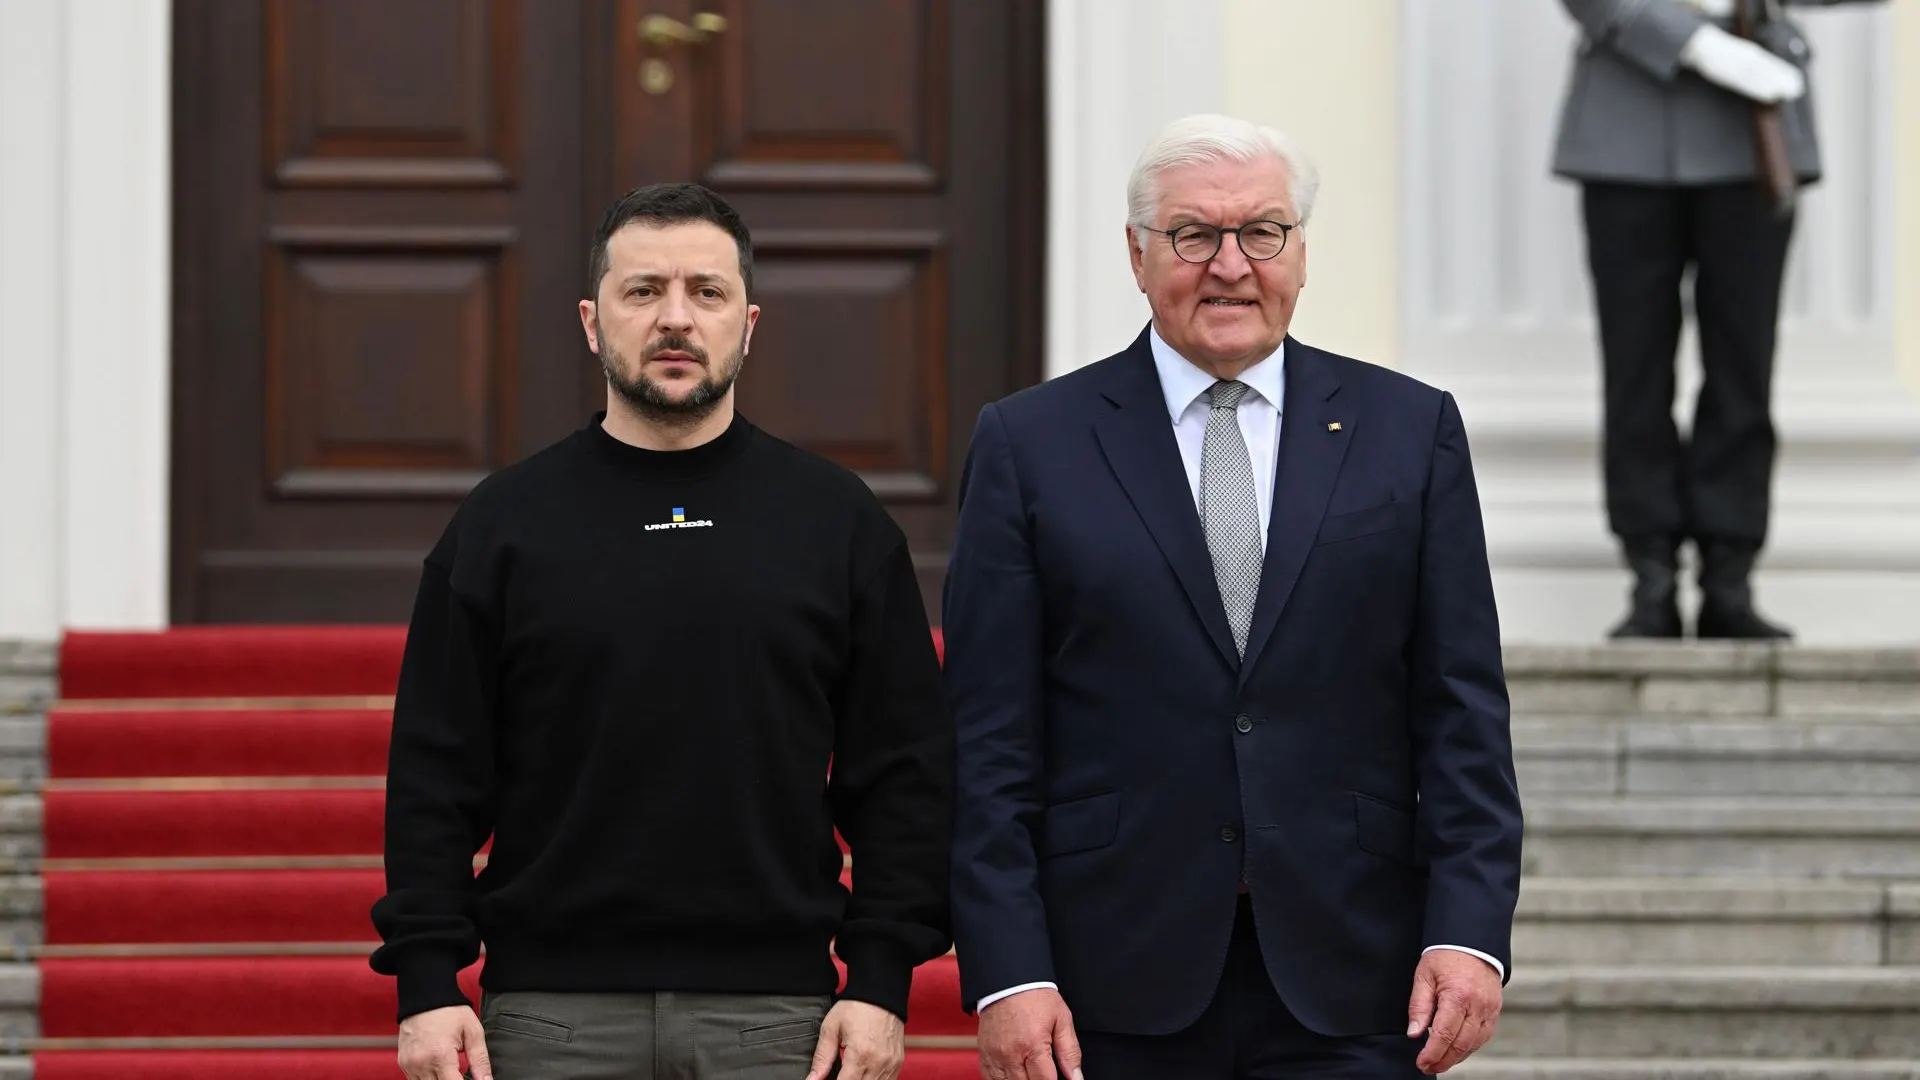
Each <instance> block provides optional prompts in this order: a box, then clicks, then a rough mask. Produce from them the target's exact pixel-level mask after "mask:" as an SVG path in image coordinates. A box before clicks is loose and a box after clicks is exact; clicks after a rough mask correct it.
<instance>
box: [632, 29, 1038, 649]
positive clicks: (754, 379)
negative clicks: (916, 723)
mask: <svg viewBox="0 0 1920 1080" xmlns="http://www.w3.org/2000/svg"><path fill="white" fill-rule="evenodd" d="M1039 6H1040V5H1039V0H1032V2H1028V0H966V2H964V3H951V2H949V0H920V2H918V3H903V2H900V0H844V2H842V0H836V2H835V3H832V4H794V3H790V2H788V0H706V2H704V3H698V4H689V3H687V2H685V0H676V2H673V3H668V2H665V0H623V2H620V3H618V4H616V5H615V7H616V8H617V10H618V16H617V20H618V23H619V24H620V25H621V26H625V27H629V28H632V29H631V30H630V31H629V32H628V33H627V34H624V35H621V34H619V33H618V31H617V30H616V36H618V37H619V38H620V39H621V40H622V42H623V44H622V47H621V56H620V62H619V63H620V66H621V67H622V68H624V69H625V70H628V71H634V72H636V73H637V76H638V77H636V78H633V79H623V80H620V82H621V84H622V85H621V90H620V92H618V93H616V94H615V96H614V99H613V113H614V119H613V122H612V130H613V132H614V140H613V146H612V156H613V161H612V162H611V170H610V171H611V173H612V175H613V176H614V177H615V179H616V181H617V186H616V187H615V188H614V189H610V190H609V192H608V194H609V196H611V195H612V194H613V193H614V192H615V191H617V190H619V189H623V188H624V187H626V186H631V185H633V184H640V183H648V182H652V181H658V180H668V179H676V178H680V177H687V176H691V177H693V178H696V179H698V180H700V181H701V182H702V183H705V184H707V185H708V186H710V187H712V188H714V189H715V190H716V191H719V192H720V193H721V194H722V195H724V196H726V198H727V199H728V200H729V201H730V202H732V203H734V205H735V206H736V207H737V208H738V209H739V210H740V212H741V214H742V216H743V217H744V218H745V219H746V222H747V225H748V227H749V228H750V229H751V230H752V232H753V238H754V275H755V288H756V291H757V295H756V296H755V297H754V298H753V299H754V301H755V302H756V303H758V304H760V305H761V308H762V311H761V316H760V323H759V325H758V326H757V327H756V329H755V330H754V339H753V344H754V347H753V352H752V354H751V355H750V356H749V358H748V360H747V366H746V368H745V370H744V371H743V373H742V375H741V379H740V383H739V389H738V394H739V403H740V408H741V410H742V411H743V412H744V413H746V415H747V416H748V417H749V418H751V419H753V420H754V421H755V422H756V423H759V424H761V425H762V426H764V427H766V428H767V429H768V430H770V431H772V432H774V433H775V434H778V435H780V436H781V437H783V438H786V439H789V440H790V441H793V442H795V443H797V444H798V445H800V446H803V447H805V448H807V449H809V450H813V451H815V452H818V453H820V454H823V455H826V456H828V457H831V458H833V459H834V460H836V461H839V462H840V463H841V464H843V465H846V466H848V467H850V468H852V469H854V470H856V471H858V472H859V473H860V474H861V475H862V476H863V477H864V478H865V479H866V480H867V482H868V484H869V485H870V486H872V488H873V489H874V490H875V491H876V492H877V493H878V494H879V495H880V496H881V497H882V498H883V500H885V502H886V503H887V506H888V508H889V509H890V510H891V512H892V513H893V515H894V517H895V519H896V520H898V521H899V522H900V523H901V525H902V527H903V528H905V529H906V531H907V534H908V536H909V537H910V539H911V540H912V542H913V544H914V548H915V556H916V563H917V565H918V567H919V570H920V577H921V583H922V588H923V592H924V594H925V596H926V599H927V602H928V606H929V610H930V612H932V613H933V615H934V617H935V618H936V619H937V618H938V612H939V607H938V592H939V585H940V582H941V580H942V578H943V577H944V574H945V568H946V550H947V544H948V542H949V540H950V538H951V534H952V526H953V516H954V509H955V499H954V489H955V480H956V478H957V477H956V473H957V469H958V467H959V465H960V463H961V461H962V460H963V459H964V456H965V451H966V440H967V439H968V438H969V437H970V436H971V434H972V431H973V421H974V417H975V416H976V415H977V414H978V412H979V410H980V407H981V406H982V405H984V404H985V403H986V402H988V401H990V400H992V399H994V398H996V397H998V396H1000V395H1002V394H1005V393H1008V392H1010V391H1012V390H1014V389H1017V388H1018V387H1020V386H1024V385H1028V384H1030V383H1032V382H1034V381H1036V380H1037V379H1038V378H1039V376H1040V296H1039V279H1040V274H1041V269H1042V268H1041V260H1042V248H1041V236H1042V232H1043V226H1042V224H1041V223H1042V222H1043V220H1044V218H1043V209H1042V206H1041V202H1042V199H1041V196H1042V191H1043V187H1044V178H1043V176H1042V173H1041V170H1040V167H1039V164H1040V160H1041V156H1042V154H1043V153H1044V148H1045V133H1044V126H1043V123H1042V120H1043V112H1044V99H1043V98H1042V96H1041V91H1040V70H1041V48H1042V42H1041V33H1040V31H1041V23H1040V16H1039V11H1038V8H1039ZM663 13H664V14H668V15H669V16H670V17H672V18H674V19H677V20H679V21H681V22H683V23H684V24H686V25H687V26H690V27H697V26H698V20H697V19H696V16H697V15H701V14H706V15H717V16H719V17H720V18H721V19H724V20H725V26H724V29H721V30H719V31H718V32H717V33H708V34H706V35H705V37H704V39H703V40H700V41H697V42H670V43H660V42H650V41H648V40H646V36H645V34H644V33H642V32H641V30H640V28H641V27H642V26H643V25H644V22H643V21H644V20H645V19H646V18H647V17H648V16H650V15H660V14H663ZM649 65H653V66H654V67H655V68H656V69H657V68H659V67H660V66H662V65H664V66H665V67H666V68H667V69H668V70H670V72H671V74H672V80H671V87H670V88H669V89H667V90H665V91H664V92H661V93H655V92H650V90H649V88H648V85H647V79H646V78H645V75H646V72H647V69H648V66H649ZM655 89H657V83H656V84H655ZM662 131H671V132H673V133H674V135H675V137H673V138H660V137H657V136H658V133H660V132H662ZM958 162H964V163H965V167H964V168H957V167H955V166H954V163H958Z"/></svg>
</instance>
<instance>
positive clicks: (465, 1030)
mask: <svg viewBox="0 0 1920 1080" xmlns="http://www.w3.org/2000/svg"><path fill="white" fill-rule="evenodd" d="M462 1050H464V1051H466V1054H467V1067H468V1071H469V1072H470V1073H471V1074H472V1075H473V1080H493V1069H492V1067H491V1066H490V1065H489V1064H488V1062H487V1037H486V1033H485V1032H484V1031H483V1030H482V1029H481V1027H480V1018H479V1017H478V1016H475V1015H474V1014H473V1010H472V1009H470V1008H468V1007H467V1006H465V1005H449V1006H447V1007H446V1008H444V1009H430V1010H428V1011H427V1012H423V1013H416V1014H414V1015H412V1016H409V1017H407V1018H406V1019H405V1020H402V1021H401V1022H400V1071H401V1072H403V1073H406V1074H407V1080H461V1077H460V1052H461V1051H462Z"/></svg>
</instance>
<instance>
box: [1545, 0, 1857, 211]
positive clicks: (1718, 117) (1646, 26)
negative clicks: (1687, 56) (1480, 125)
mask: <svg viewBox="0 0 1920 1080" xmlns="http://www.w3.org/2000/svg"><path fill="white" fill-rule="evenodd" d="M1560 2H1561V4H1562V5H1563V6H1565V7H1566V9H1567V12H1568V13H1569V14H1571V15H1572V16H1573V18H1574V20H1575V21H1576V22H1578V23H1579V24H1580V29H1581V30H1582V31H1584V33H1583V34H1582V36H1581V40H1580V44H1579V48H1578V51H1577V54H1576V55H1575V58H1574V63H1573V72H1572V77H1571V79H1570V82H1569V85H1568V88H1567V97H1566V101H1565V103H1564V104H1563V105H1562V107H1561V113H1560V130H1559V134H1558V137H1557V138H1556V141H1555V146H1554V155H1553V172H1554V173H1555V174H1556V175H1559V176H1564V177H1569V178H1572V179H1575V180H1611V181H1617V182H1622V183H1637V184H1665V185H1682V184H1717V183H1730V182H1736V181H1742V180H1751V179H1754V178H1755V177H1756V176H1758V175H1759V169H1758V168H1757V166H1756V165H1755V163H1754V148H1753V119H1752V109H1751V106H1752V103H1751V102H1750V101H1749V100H1748V99H1747V98H1745V97H1742V96H1740V95H1739V94H1736V93H1734V92H1733V91H1731V90H1727V89H1724V88H1722V87H1720V86H1717V85H1715V84H1713V83H1710V82H1708V81H1706V80H1705V79H1703V78H1701V77H1700V76H1699V75H1698V74H1697V73H1695V72H1694V71H1692V70H1691V69H1687V68H1683V67H1681V66H1680V51H1681V49H1682V48H1683V47H1684V46H1685V45H1686V43H1687V39H1688V38H1690V37H1692V36H1693V32H1694V31H1695V30H1697V29H1699V28H1700V26H1701V25H1702V24H1703V23H1706V22H1709V21H1713V20H1709V19H1706V18H1704V17H1702V16H1701V15H1699V14H1698V13H1696V12H1695V11H1694V10H1693V9H1692V8H1690V7H1687V6H1685V5H1684V4H1682V3H1680V0H1560ZM1742 2H1743V3H1749V4H1752V5H1754V6H1755V8H1756V9H1757V8H1758V7H1759V5H1760V3H1761V2H1762V0H1742ZM1788 2H1790V3H1798V4H1801V5H1816V4H1817V5H1821V6H1825V5H1829V4H1836V3H1858V2H1871V0H1788ZM1720 25H1721V26H1722V28H1723V29H1727V30H1731V29H1732V28H1733V27H1732V20H1731V19H1728V20H1726V21H1724V22H1722V23H1720ZM1763 44H1765V45H1766V46H1767V48H1768V49H1769V51H1771V52H1773V53H1774V55H1776V56H1780V57H1782V58H1784V59H1787V60H1789V61H1791V62H1793V63H1794V64H1795V65H1797V66H1798V67H1799V68H1800V69H1801V70H1802V71H1805V70H1806V69H1807V66H1808V64H1809V63H1810V62H1811V61H1812V59H1813V50H1812V49H1811V48H1810V47H1809V46H1808V44H1807V39H1806V37H1805V36H1804V35H1803V34H1802V33H1801V31H1800V28H1799V27H1798V26H1796V25H1795V24H1793V23H1792V22H1791V21H1789V20H1785V19H1782V20H1779V21H1775V22H1770V23H1768V24H1767V26H1766V29H1765V37H1764V39H1763ZM1812 98H1813V95H1812V86H1811V79H1809V88H1808V93H1807V94H1805V95H1803V96H1802V97H1800V98H1799V99H1798V100H1795V101H1792V102H1788V103H1787V104H1786V105H1785V106H1784V107H1782V108H1781V110H1780V126H1781V129H1782V130H1783V132H1784V133H1785V135H1786V142H1787V153H1788V156H1789V158H1790V159H1791V160H1792V162H1793V167H1794V171H1795V172H1797V173H1799V175H1800V178H1801V180H1802V182H1811V181H1813V180H1816V179H1818V178H1819V176H1820V146H1819V141H1818V138H1817V137H1816V134H1815V132H1814V125H1813V101H1812Z"/></svg>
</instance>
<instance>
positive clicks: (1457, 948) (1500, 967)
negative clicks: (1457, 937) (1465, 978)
mask: <svg viewBox="0 0 1920 1080" xmlns="http://www.w3.org/2000/svg"><path fill="white" fill-rule="evenodd" d="M1435 949H1451V950H1453V951H1454V952H1463V953H1466V954H1467V955H1468V956H1477V957H1479V958H1480V959H1482V960H1485V961H1486V962H1487V963H1489V964H1492V965H1493V970H1495V971H1497V972H1499V973H1500V977H1501V978H1502V979H1504V978H1506V977H1507V965H1505V964H1503V963H1501V962H1500V961H1498V960H1495V959H1494V958H1493V957H1491V956H1488V955H1487V954H1486V953H1483V952H1481V951H1480V950H1479V949H1469V948H1467V947H1466V946H1465V945H1429V946H1427V947H1426V948H1424V949H1422V950H1420V955H1422V956H1425V955H1426V954H1428V953H1430V952H1432V951H1433V950H1435Z"/></svg>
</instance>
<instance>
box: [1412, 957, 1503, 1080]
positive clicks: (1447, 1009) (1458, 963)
mask: <svg viewBox="0 0 1920 1080" xmlns="http://www.w3.org/2000/svg"><path fill="white" fill-rule="evenodd" d="M1407 1020H1408V1021H1409V1022H1408V1024H1407V1037H1408V1038H1410V1039H1412V1038H1418V1037H1419V1035H1420V1033H1421V1032H1423V1031H1425V1032H1427V1033H1428V1034H1427V1045H1425V1046H1424V1047H1421V1049H1420V1057H1419V1060H1418V1061H1417V1062H1416V1064H1418V1065H1419V1066H1420V1071H1421V1072H1423V1073H1426V1074H1427V1075H1428V1076H1438V1075H1439V1074H1441V1073H1443V1072H1446V1071H1447V1070H1448V1069H1451V1068H1453V1067H1454V1066H1455V1065H1458V1064H1460V1063H1461V1062H1462V1061H1465V1060H1466V1059H1467V1056H1468V1055H1469V1054H1472V1053H1473V1052H1474V1051H1475V1050H1478V1049H1480V1048H1481V1047H1482V1046H1485V1045H1486V1044H1487V1040H1488V1039H1491V1038H1493V1029H1494V1025H1496V1024H1498V1023H1499V1022H1500V973H1499V972H1497V971H1495V970H1494V969H1493V965H1491V964H1489V963H1487V962H1486V961H1485V960H1482V959H1480V958H1479V957H1477V956H1473V955H1470V954H1468V953H1463V952H1460V951H1459V950H1457V949H1434V950H1433V951H1432V952H1429V953H1427V954H1426V955H1425V956H1423V957H1421V958H1420V966H1419V967H1418V968H1416V969H1415V970H1414V973H1413V997H1412V998H1411V999H1409V1000H1408V1002H1407ZM1428 1021H1432V1022H1431V1024H1429V1022H1428Z"/></svg>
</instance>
